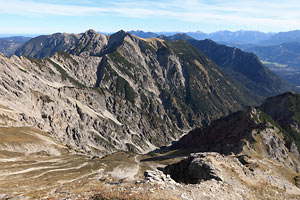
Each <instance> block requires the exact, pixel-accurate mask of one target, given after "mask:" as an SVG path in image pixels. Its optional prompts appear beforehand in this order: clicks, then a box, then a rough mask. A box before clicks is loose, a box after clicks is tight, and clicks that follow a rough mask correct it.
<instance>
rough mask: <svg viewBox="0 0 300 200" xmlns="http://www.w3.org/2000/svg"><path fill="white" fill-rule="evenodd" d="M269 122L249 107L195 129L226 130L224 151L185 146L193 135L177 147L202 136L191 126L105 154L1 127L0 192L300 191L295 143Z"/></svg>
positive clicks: (75, 195)
mask: <svg viewBox="0 0 300 200" xmlns="http://www.w3.org/2000/svg"><path fill="white" fill-rule="evenodd" d="M224 120H225V121H230V122H233V121H234V120H237V121H238V122H239V123H240V125H241V126H240V128H241V129H242V128H245V129H246V130H248V131H243V132H235V131H233V129H234V128H237V127H234V128H232V127H230V126H225V124H224V123H223V122H224ZM273 123H274V122H273V121H270V120H269V119H268V118H265V115H264V114H262V112H261V111H259V110H257V109H255V108H248V109H246V110H245V111H243V112H239V113H235V114H233V115H230V116H229V117H228V118H224V119H222V120H218V121H216V122H214V123H213V124H212V125H211V127H210V126H208V127H207V128H205V129H201V130H200V131H204V132H205V131H210V130H213V129H212V128H218V127H220V126H221V127H222V134H226V130H231V131H230V132H231V133H232V134H231V136H230V137H228V136H229V135H227V137H228V138H230V140H228V141H227V144H228V145H225V144H224V146H225V147H226V148H227V150H226V153H224V152H223V153H221V151H224V149H223V148H218V146H215V144H212V145H213V146H212V147H216V149H215V150H214V151H215V152H204V150H203V149H200V150H199V149H198V150H197V151H198V152H199V151H200V153H192V154H190V152H193V151H195V148H194V147H195V146H193V144H194V143H190V144H191V146H190V147H191V148H190V149H189V148H184V149H180V148H178V147H179V146H180V145H184V144H185V142H186V141H187V140H188V139H189V138H190V137H192V138H193V140H194V141H195V143H197V141H201V140H199V138H195V134H196V133H195V132H197V130H195V131H194V132H191V133H190V134H188V135H186V136H185V137H183V138H182V139H181V140H179V141H178V142H177V143H175V144H174V145H173V146H170V147H167V148H163V149H161V150H157V151H155V152H151V153H149V154H145V155H142V154H134V153H129V152H119V153H115V154H112V155H109V156H105V157H103V158H99V157H87V156H85V155H80V152H76V151H74V150H72V149H68V147H67V146H65V145H62V143H60V142H58V141H56V140H55V139H53V138H52V137H51V136H49V134H47V133H45V132H42V131H39V130H38V129H34V128H28V127H27V128H25V127H19V128H1V129H0V136H1V138H4V140H1V143H0V149H1V151H0V171H1V176H0V177H1V178H0V180H1V181H0V188H1V189H0V194H1V196H0V198H2V199H94V200H97V199H299V198H300V189H299V186H300V184H299V179H300V178H299V174H298V169H299V159H298V157H299V153H298V151H297V150H295V148H296V147H295V144H293V147H292V148H290V149H289V148H287V147H286V146H285V145H284V135H283V133H282V132H281V130H280V129H278V127H276V126H275V125H274V124H273ZM230 124H233V123H230ZM198 132H199V130H198ZM222 134H220V135H222ZM190 135H191V136H190ZM197 135H198V136H199V137H201V133H198V134H197ZM222 141H226V140H225V139H222ZM229 141H230V142H229ZM208 144H209V143H208ZM238 145H240V146H238ZM212 147H210V148H212ZM237 147H239V148H237ZM206 148H208V146H206ZM237 149H238V150H239V151H237ZM217 150H219V151H220V153H218V152H217ZM201 151H202V152H201Z"/></svg>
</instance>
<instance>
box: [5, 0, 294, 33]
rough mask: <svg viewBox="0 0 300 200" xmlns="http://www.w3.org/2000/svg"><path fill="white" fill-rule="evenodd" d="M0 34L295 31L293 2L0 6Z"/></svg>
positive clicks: (69, 0) (85, 0)
mask: <svg viewBox="0 0 300 200" xmlns="http://www.w3.org/2000/svg"><path fill="white" fill-rule="evenodd" d="M0 23H1V26H0V34H50V33H54V32H69V33H71V32H72V33H80V32H84V31H85V30H87V29H90V28H92V29H94V30H96V31H101V32H115V31H118V30H120V29H123V30H126V31H129V30H144V31H153V32H158V31H182V32H187V31H203V32H214V31H218V30H231V31H237V30H259V31H263V32H279V31H289V30H296V29H300V2H299V0H284V1H283V0H251V1H250V0H186V1H184V0H164V1H159V0H152V1H150V0H52V1H50V0H0Z"/></svg>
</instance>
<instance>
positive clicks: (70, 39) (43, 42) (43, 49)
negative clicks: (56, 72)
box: [15, 33, 81, 58]
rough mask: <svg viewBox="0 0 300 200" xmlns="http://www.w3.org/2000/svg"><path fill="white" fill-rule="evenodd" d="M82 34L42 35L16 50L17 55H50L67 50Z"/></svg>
mask: <svg viewBox="0 0 300 200" xmlns="http://www.w3.org/2000/svg"><path fill="white" fill-rule="evenodd" d="M80 36H81V35H80V34H67V33H56V34H53V35H41V36H38V37H36V38H33V39H31V40H29V41H28V42H26V43H25V44H24V45H23V46H21V47H20V48H19V49H17V50H16V52H15V54H16V55H17V56H21V55H22V56H28V57H34V58H43V57H50V56H52V55H53V54H54V53H55V52H58V51H65V50H66V49H67V48H69V47H70V46H72V45H73V44H74V43H75V42H76V41H77V40H78V39H79V37H80Z"/></svg>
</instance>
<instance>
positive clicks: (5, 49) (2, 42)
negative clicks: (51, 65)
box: [0, 36, 30, 56]
mask: <svg viewBox="0 0 300 200" xmlns="http://www.w3.org/2000/svg"><path fill="white" fill-rule="evenodd" d="M28 40H30V38H29V37H22V36H15V37H6V38H0V53H3V54H4V55H6V56H11V55H12V54H13V53H14V52H15V51H16V50H17V49H18V48H19V47H21V46H22V45H23V44H24V43H25V42H27V41H28Z"/></svg>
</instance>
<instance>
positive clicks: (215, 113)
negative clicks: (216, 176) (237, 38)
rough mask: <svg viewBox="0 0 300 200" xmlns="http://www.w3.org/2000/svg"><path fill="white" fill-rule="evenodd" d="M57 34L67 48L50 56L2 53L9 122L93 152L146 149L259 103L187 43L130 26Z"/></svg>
mask: <svg viewBox="0 0 300 200" xmlns="http://www.w3.org/2000/svg"><path fill="white" fill-rule="evenodd" d="M57 37H58V38H61V37H62V38H61V39H62V40H60V41H62V42H67V41H68V45H67V46H68V47H69V48H68V49H65V52H57V53H54V54H53V55H52V54H51V55H52V57H50V58H43V59H35V58H27V57H17V56H13V57H11V58H7V57H5V56H1V57H0V71H1V77H0V78H1V81H2V83H3V84H2V85H1V87H0V94H1V99H0V104H2V105H3V106H5V107H8V108H9V109H11V110H13V113H14V114H12V113H9V112H8V111H7V110H6V111H3V115H5V116H7V117H9V118H12V119H13V120H15V121H16V122H13V121H11V120H5V119H4V120H3V123H4V124H7V125H8V124H14V125H15V126H21V125H22V126H24V125H26V126H27V125H28V126H33V127H37V128H40V129H42V130H45V131H47V132H50V133H51V134H52V135H53V136H55V137H56V138H58V139H59V140H60V141H62V142H63V143H65V144H68V145H70V146H72V147H75V148H77V149H79V150H80V151H83V152H86V153H90V154H97V155H105V154H108V153H112V152H115V151H118V150H125V151H134V152H147V151H150V150H153V149H155V148H157V147H159V146H162V145H168V144H170V143H171V142H172V141H174V140H175V139H177V138H179V137H180V136H181V135H182V134H183V132H185V131H187V130H190V129H191V128H193V127H195V126H201V125H203V124H208V123H210V122H211V121H212V120H213V119H216V118H219V117H221V116H224V115H227V114H229V113H230V112H234V111H236V110H239V109H242V107H243V105H245V104H248V103H250V104H255V103H256V100H255V95H253V94H252V93H250V92H249V91H247V90H245V89H243V88H240V87H239V86H238V85H235V84H234V83H232V82H231V81H230V80H229V79H228V78H227V77H226V76H224V75H223V74H222V72H221V71H220V70H219V69H218V67H217V66H216V65H215V64H214V63H213V62H212V61H211V60H209V59H208V58H207V57H206V56H204V55H203V54H202V53H201V52H199V51H197V50H196V49H194V48H193V47H191V46H190V45H189V44H188V43H186V42H182V41H179V42H178V41H177V42H165V41H163V40H160V39H149V40H144V39H140V38H137V37H135V36H133V35H130V34H128V33H126V32H124V31H119V32H118V33H115V34H113V35H111V36H104V35H101V34H99V33H97V32H95V31H93V30H88V31H86V32H85V33H84V34H82V35H80V36H78V37H80V38H79V39H76V40H72V39H71V38H73V36H71V35H66V34H64V35H63V36H62V35H60V34H58V35H55V37H54V38H51V37H49V40H51V41H52V40H53V42H54V43H55V41H56V39H57ZM74 37H75V36H74ZM47 38H48V37H47ZM55 38H56V39H55ZM68 38H69V39H68ZM76 38H77V36H76ZM56 42H58V40H57V41H56ZM54 43H53V44H54ZM51 44H52V43H51ZM65 47H66V46H64V48H65ZM25 55H26V54H25ZM35 55H37V54H35ZM12 115H13V116H12Z"/></svg>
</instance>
